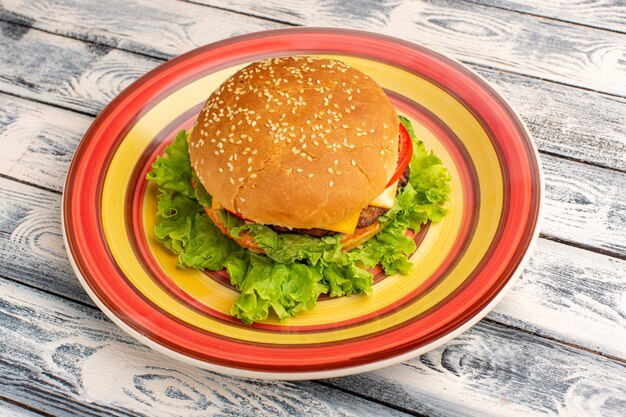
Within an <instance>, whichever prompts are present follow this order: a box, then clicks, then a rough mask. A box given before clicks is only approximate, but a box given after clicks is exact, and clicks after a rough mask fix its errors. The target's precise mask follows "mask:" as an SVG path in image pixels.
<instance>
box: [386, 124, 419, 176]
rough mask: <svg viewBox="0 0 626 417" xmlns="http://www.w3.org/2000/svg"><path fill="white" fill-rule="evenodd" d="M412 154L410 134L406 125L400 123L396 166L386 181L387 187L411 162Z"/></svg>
mask: <svg viewBox="0 0 626 417" xmlns="http://www.w3.org/2000/svg"><path fill="white" fill-rule="evenodd" d="M412 156H413V141H412V140H411V135H409V132H408V131H407V130H406V127H404V125H403V124H402V123H400V132H399V133H398V165H397V166H396V171H395V172H394V173H393V175H392V176H391V179H390V180H389V183H387V187H389V186H390V185H392V184H393V183H394V182H396V181H398V180H399V179H400V177H401V176H402V174H403V173H404V170H405V169H406V167H407V165H409V162H411V157H412Z"/></svg>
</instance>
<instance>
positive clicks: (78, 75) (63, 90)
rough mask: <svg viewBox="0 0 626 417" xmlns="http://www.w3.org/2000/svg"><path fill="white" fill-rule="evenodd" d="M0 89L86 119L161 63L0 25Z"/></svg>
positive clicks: (8, 24)
mask: <svg viewBox="0 0 626 417" xmlns="http://www.w3.org/2000/svg"><path fill="white" fill-rule="evenodd" d="M0 33H1V34H2V38H1V39H2V41H1V42H0V90H1V91H4V92H7V93H11V94H14V95H18V96H21V97H26V98H30V99H35V100H40V101H44V102H46V103H49V104H53V105H56V106H61V107H65V108H69V109H73V110H76V111H80V112H85V113H89V114H93V115H95V114H97V113H98V112H99V111H100V110H101V109H102V108H103V107H104V106H105V105H106V104H108V103H109V102H110V101H111V100H113V98H115V96H116V95H117V94H119V92H120V91H122V90H123V89H124V88H126V87H127V86H128V85H129V84H130V83H132V82H133V81H135V80H136V79H137V78H139V77H140V76H142V75H144V74H145V73H146V72H148V71H149V70H151V69H152V68H154V67H156V66H157V65H159V64H161V63H162V61H161V60H158V59H153V58H147V57H140V56H138V55H136V54H131V53H128V52H124V51H120V50H117V49H112V48H109V47H103V46H101V45H94V44H91V43H85V42H78V41H75V40H73V39H68V38H65V37H62V36H55V35H50V34H48V33H45V32H41V31H38V30H24V28H23V27H21V26H16V25H14V24H12V23H6V22H1V21H0Z"/></svg>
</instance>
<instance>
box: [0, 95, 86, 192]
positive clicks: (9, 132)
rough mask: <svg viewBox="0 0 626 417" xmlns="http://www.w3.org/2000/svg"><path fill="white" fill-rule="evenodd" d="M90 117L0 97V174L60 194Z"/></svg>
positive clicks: (26, 101)
mask: <svg viewBox="0 0 626 417" xmlns="http://www.w3.org/2000/svg"><path fill="white" fill-rule="evenodd" d="M92 121H93V118H92V117H90V116H85V115H83V114H79V113H75V112H72V111H67V110H63V109H60V108H57V107H53V106H49V105H45V104H40V103H37V102H34V101H29V100H24V99H21V98H17V97H13V96H9V95H6V94H2V93H0V149H2V150H3V155H2V158H1V159H0V174H2V175H5V176H9V177H12V178H15V179H17V180H19V181H24V182H28V183H30V184H34V185H37V186H39V187H44V188H48V189H51V190H55V191H61V189H62V188H63V182H64V181H65V174H66V172H67V169H68V167H69V164H70V162H71V160H72V156H73V155H74V151H75V150H76V146H77V145H78V142H80V139H81V138H82V136H83V134H84V133H85V132H86V131H87V129H88V128H89V125H90V124H91V122H92Z"/></svg>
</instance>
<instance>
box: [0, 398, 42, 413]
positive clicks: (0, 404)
mask: <svg viewBox="0 0 626 417" xmlns="http://www.w3.org/2000/svg"><path fill="white" fill-rule="evenodd" d="M41 416H42V414H39V413H35V412H34V411H31V410H27V409H25V408H22V407H20V406H18V405H15V404H13V403H10V402H7V401H4V400H2V399H0V417H41Z"/></svg>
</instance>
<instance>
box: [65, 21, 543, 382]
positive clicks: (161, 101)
mask: <svg viewBox="0 0 626 417" xmlns="http://www.w3.org/2000/svg"><path fill="white" fill-rule="evenodd" d="M296 54H313V55H323V56H329V57H335V58H338V59H341V60H343V61H344V62H346V63H347V64H349V65H351V66H353V67H356V68H358V69H360V70H362V71H364V72H365V73H367V74H368V75H370V76H371V77H372V78H374V79H375V80H376V81H377V82H378V83H379V84H380V85H382V86H383V87H384V88H385V89H386V91H387V93H388V94H389V97H390V98H391V100H392V102H393V104H394V105H395V107H396V109H397V110H398V112H399V113H401V114H404V115H406V116H407V117H409V118H410V119H411V120H412V122H413V125H414V127H415V130H416V133H417V135H418V137H419V138H420V139H421V140H423V141H424V142H425V143H426V145H427V148H429V149H432V150H434V152H435V153H436V154H437V155H438V156H439V157H440V158H441V159H442V160H443V163H444V164H445V166H446V167H448V169H449V170H450V172H451V173H452V187H453V195H452V198H451V200H450V202H449V209H450V212H449V214H448V215H447V216H446V217H445V218H444V219H443V221H442V222H440V223H438V224H434V225H431V226H430V227H425V228H424V229H423V230H422V231H421V232H420V233H419V234H417V235H416V236H415V239H416V242H417V243H418V249H417V251H416V252H415V253H414V254H413V256H412V257H411V261H412V263H413V264H414V265H415V266H414V268H413V272H412V273H411V274H410V275H408V276H391V277H386V278H385V277H381V276H379V277H378V279H377V281H376V284H375V286H374V294H373V295H372V296H353V297H344V298H339V299H328V298H325V299H321V300H320V301H319V303H318V306H317V308H316V309H315V310H314V311H312V312H308V313H301V314H299V315H298V316H297V317H295V318H291V319H289V320H286V321H284V322H282V323H281V322H278V321H275V320H267V321H266V322H262V323H257V324H255V325H252V326H248V325H244V324H242V323H241V322H239V321H238V320H236V319H233V318H232V317H230V316H229V314H228V311H229V309H230V306H231V305H232V303H233V301H234V300H235V299H236V297H237V293H236V291H235V290H234V289H233V288H232V287H231V286H230V285H229V284H228V279H227V276H226V275H225V274H224V273H205V272H201V271H195V270H181V269H177V268H176V257H175V256H174V255H172V254H171V253H169V252H168V251H167V250H166V249H164V248H163V247H162V246H161V245H159V244H158V243H157V242H156V241H155V240H154V238H153V236H152V232H151V231H152V228H153V225H154V222H155V212H156V199H155V190H154V189H153V188H152V187H151V186H149V185H148V184H147V183H146V181H145V179H144V178H145V174H146V172H147V170H148V169H149V166H150V163H151V162H152V161H153V160H154V158H155V156H156V155H157V154H159V153H160V152H161V151H162V149H163V147H164V146H165V145H166V144H167V143H169V142H170V141H171V140H172V139H173V136H174V135H175V134H176V132H177V131H178V130H179V129H187V128H189V127H191V125H192V123H193V121H194V119H195V117H196V115H197V114H198V112H199V111H200V109H201V106H202V105H203V103H204V101H205V100H206V98H207V97H208V96H209V95H210V94H211V92H212V91H213V90H214V89H215V88H216V87H217V86H219V85H220V83H221V82H222V81H223V80H224V79H226V78H227V77H228V76H229V75H231V74H232V73H233V72H235V71H236V70H238V69H239V68H241V67H243V66H244V65H246V64H247V63H249V62H251V61H255V60H258V59H262V58H265V57H270V56H280V55H296ZM540 174H541V171H540V167H539V161H538V157H537V151H536V149H535V147H534V145H533V142H532V141H531V139H530V137H529V134H528V132H527V131H526V129H525V128H524V125H523V124H522V122H521V121H520V119H519V118H518V117H517V116H516V114H515V113H514V112H513V111H512V110H511V108H510V107H509V105H508V104H506V103H505V102H504V100H503V99H502V97H500V96H499V95H498V94H497V93H496V92H495V91H494V90H493V89H492V88H491V87H490V86H489V85H488V84H487V83H486V82H485V81H484V80H482V79H481V78H480V77H479V76H477V75H476V74H474V73H473V72H471V71H470V70H468V69H467V68H466V67H464V66H463V65H461V64H459V63H458V62H455V61H453V60H451V59H449V58H446V57H444V56H442V55H440V54H438V53H435V52H433V51H430V50H428V49H426V48H423V47H421V46H418V45H414V44H410V43H407V42H404V41H401V40H398V39H393V38H389V37H384V36H380V35H374V34H371V33H365V32H358V31H348V30H333V29H315V28H298V29H287V30H277V31H269V32H262V33H255V34H251V35H246V36H241V37H237V38H233V39H229V40H226V41H222V42H218V43H214V44H211V45H208V46H205V47H202V48H199V49H196V50H194V51H191V52H189V53H187V54H185V55H182V56H180V57H178V58H176V59H173V60H171V61H169V62H167V63H166V64H164V65H161V66H160V67H158V68H156V69H155V70H153V71H151V72H150V73H148V74H147V75H145V76H143V77H142V78H140V79H139V80H138V81H137V82H135V83H134V84H132V85H131V86H130V87H128V88H127V89H126V90H124V91H123V92H122V93H121V94H120V95H119V96H118V97H117V98H116V99H115V100H113V102H112V103H111V104H109V105H108V106H107V107H106V108H105V109H104V111H102V113H101V114H100V115H99V116H98V118H97V119H96V120H95V122H94V123H93V125H92V126H91V128H90V129H89V131H88V132H87V133H86V135H85V137H84V139H83V140H82V142H81V143H80V146H79V147H78V150H77V151H76V155H75V156H74V160H73V161H72V165H71V167H70V170H69V174H68V177H67V182H66V185H65V191H64V195H63V198H64V199H63V217H64V233H65V239H66V246H67V248H68V252H69V255H70V259H71V260H72V263H73V266H74V269H75V270H76V273H77V275H78V277H79V279H80V280H81V282H82V284H83V286H84V287H85V290H86V291H87V292H88V293H89V295H90V296H91V298H93V300H94V301H95V302H96V303H97V304H98V306H99V307H100V308H101V309H102V310H103V311H104V312H105V313H106V314H107V315H108V316H109V317H110V318H111V319H112V320H113V321H114V322H115V323H117V324H118V325H119V326H120V327H122V328H123V329H124V330H126V331H127V332H128V333H130V334H131V335H133V336H134V337H136V338H137V339H139V340H140V341H142V342H144V343H146V344H148V345H150V346H151V347H153V348H155V349H156V350H158V351H160V352H164V353H166V354H169V355H171V356H173V357H176V358H178V359H181V360H183V361H185V362H188V363H191V364H194V365H198V366H202V367H206V368H209V369H212V370H216V371H219V372H223V373H228V374H235V375H241V376H252V377H261V378H280V379H308V378H322V377H333V376H341V375H347V374H352V373H356V372H362V371H366V370H372V369H376V368H380V367H382V366H387V365H390V364H394V363H398V362H400V361H402V360H405V359H408V358H411V357H414V356H416V355H418V354H420V353H423V352H426V351H428V350H429V349H433V348H434V347H436V346H438V345H440V344H441V343H443V342H444V341H446V340H448V339H450V338H452V337H454V336H456V335H458V334H459V333H461V332H462V331H464V330H466V329H467V328H469V326H471V325H472V324H474V323H476V322H477V321H478V320H479V319H480V318H481V317H483V316H484V315H485V314H486V313H487V312H488V311H489V310H490V309H491V308H492V307H493V306H494V304H495V303H496V302H497V301H498V300H499V299H500V298H501V297H502V296H503V294H504V292H505V290H506V289H508V288H509V287H510V286H511V284H512V282H513V279H514V277H515V276H517V275H518V274H519V273H520V271H521V268H522V264H523V263H524V260H525V259H526V258H527V257H528V252H529V247H530V246H531V245H532V243H533V242H534V241H535V240H536V238H537V234H538V220H539V208H540V205H541V200H542V193H543V191H542V189H543V188H542V181H541V175H540Z"/></svg>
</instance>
